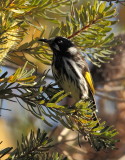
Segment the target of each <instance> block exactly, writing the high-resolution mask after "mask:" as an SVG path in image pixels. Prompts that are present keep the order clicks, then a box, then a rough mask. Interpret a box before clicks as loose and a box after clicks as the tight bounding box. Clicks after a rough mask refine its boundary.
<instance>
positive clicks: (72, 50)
mask: <svg viewBox="0 0 125 160" xmlns="http://www.w3.org/2000/svg"><path fill="white" fill-rule="evenodd" d="M67 51H68V52H69V53H70V54H72V55H74V54H76V53H77V52H78V50H77V48H76V47H70V48H69V49H68V50H67Z"/></svg>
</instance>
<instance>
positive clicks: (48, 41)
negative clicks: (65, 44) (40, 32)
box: [38, 39, 51, 44]
mask: <svg viewBox="0 0 125 160" xmlns="http://www.w3.org/2000/svg"><path fill="white" fill-rule="evenodd" d="M38 41H42V42H45V43H48V44H50V43H51V40H49V39H39V40H38Z"/></svg>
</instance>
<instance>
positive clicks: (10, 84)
mask: <svg viewBox="0 0 125 160" xmlns="http://www.w3.org/2000/svg"><path fill="white" fill-rule="evenodd" d="M76 4H77V1H69V0H60V1H58V0H20V1H18V0H1V1H0V62H1V64H2V63H4V62H9V63H12V64H17V63H16V62H15V60H14V58H16V59H17V60H20V61H22V62H23V64H24V66H23V67H20V68H18V69H17V70H16V71H15V73H13V75H11V76H8V75H7V71H6V72H5V73H3V72H2V71H1V77H0V98H1V99H5V100H9V101H14V102H15V101H16V102H18V103H19V104H20V105H21V106H22V107H23V108H24V109H26V110H27V111H29V112H31V113H32V114H33V115H34V116H35V117H37V118H39V119H41V121H43V122H45V124H46V125H49V126H52V124H51V123H50V120H49V119H51V120H53V121H54V122H60V123H61V124H62V125H63V126H64V127H66V128H69V129H71V130H74V131H77V132H79V133H80V134H82V135H83V136H84V137H85V139H87V140H88V142H89V143H90V144H91V146H92V147H93V148H94V149H95V150H96V151H99V150H102V149H104V150H108V149H115V148H116V147H115V143H116V142H117V140H116V139H115V138H114V137H115V136H116V135H117V131H116V130H115V129H113V127H110V126H107V125H106V124H105V122H100V119H97V121H94V120H93V118H92V116H93V112H96V109H94V108H93V106H92V104H91V102H89V101H88V102H84V101H80V102H78V103H77V104H75V105H74V106H72V107H71V106H67V105H63V106H62V105H60V102H61V101H62V100H63V99H64V98H65V97H67V96H69V95H70V93H64V91H62V90H61V89H60V88H57V86H56V84H49V85H47V84H46V80H47V74H48V72H44V73H43V74H42V75H41V76H39V74H37V72H36V70H35V65H34V64H33V63H31V61H30V60H29V59H27V56H26V55H30V56H32V57H33V58H36V59H37V60H39V61H40V62H41V63H43V64H46V65H50V64H51V63H52V53H51V51H50V49H49V47H48V46H47V45H46V44H43V43H41V44H40V43H38V39H39V38H43V36H44V35H46V33H48V32H49V35H48V37H46V38H52V37H55V36H59V35H60V36H64V37H67V38H69V39H71V40H72V41H73V42H74V43H75V44H76V46H78V47H79V49H81V50H82V52H83V53H82V54H83V56H85V57H86V58H87V59H88V60H90V61H91V62H92V63H93V64H95V65H97V66H100V65H101V64H102V63H105V62H107V61H109V60H111V56H112V55H113V54H114V52H112V51H110V47H111V45H114V43H113V39H114V34H113V33H112V25H114V24H115V23H116V20H115V16H116V8H115V7H114V6H113V4H111V5H109V4H107V3H106V2H100V1H97V0H95V1H94V3H90V2H89V1H88V3H87V4H86V5H84V4H83V5H81V6H80V7H74V5H76ZM64 6H66V7H69V8H70V11H68V12H64V11H63V10H62V8H63V7H64ZM55 14H56V15H57V18H54V16H55ZM40 18H42V19H44V20H46V21H48V22H49V23H50V24H51V26H52V27H51V30H50V31H48V26H44V24H42V21H41V22H39V19H40ZM29 27H33V28H34V29H35V30H37V31H39V33H40V36H39V37H36V38H32V40H30V41H29V42H26V43H23V44H22V43H21V42H22V40H23V38H24V37H25V35H26V34H27V32H28V29H29ZM20 43H21V44H20ZM27 65H30V68H32V69H28V67H27ZM22 102H25V106H24V103H22ZM1 109H2V107H1ZM46 117H47V118H46ZM97 123H99V126H98V127H95V126H97ZM49 143H50V140H49V139H48V138H47V137H46V133H41V132H40V131H39V130H38V132H37V136H36V137H35V135H34V133H33V132H31V134H30V139H29V140H28V139H26V138H24V137H23V138H22V144H20V145H17V149H16V150H15V151H14V152H12V153H10V150H11V148H7V149H5V150H2V151H1V152H0V154H1V157H3V156H4V155H5V154H7V153H10V156H9V158H8V159H7V160H16V159H21V157H23V159H30V157H31V156H32V157H33V156H34V160H36V159H39V154H40V155H41V156H43V157H44V158H43V159H45V160H48V159H53V160H62V159H63V158H59V157H60V156H59V155H58V154H57V153H56V154H54V155H51V157H50V155H49V148H51V146H49ZM37 145H38V146H37ZM38 148H39V149H38ZM32 151H33V152H32Z"/></svg>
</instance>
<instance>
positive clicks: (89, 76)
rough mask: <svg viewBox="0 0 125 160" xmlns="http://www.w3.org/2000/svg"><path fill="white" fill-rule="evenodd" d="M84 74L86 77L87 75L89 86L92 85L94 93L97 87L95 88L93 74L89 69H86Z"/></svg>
mask: <svg viewBox="0 0 125 160" xmlns="http://www.w3.org/2000/svg"><path fill="white" fill-rule="evenodd" d="M83 74H84V77H85V79H86V81H87V83H88V85H89V87H90V90H91V92H92V94H95V88H94V85H93V80H92V76H91V74H90V72H89V71H84V72H83Z"/></svg>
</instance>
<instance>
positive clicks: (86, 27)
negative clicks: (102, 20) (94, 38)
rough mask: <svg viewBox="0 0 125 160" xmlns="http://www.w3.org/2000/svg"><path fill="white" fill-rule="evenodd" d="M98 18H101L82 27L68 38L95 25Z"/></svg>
mask: <svg viewBox="0 0 125 160" xmlns="http://www.w3.org/2000/svg"><path fill="white" fill-rule="evenodd" d="M97 20H99V19H96V20H93V21H92V23H90V24H88V25H87V26H85V27H83V28H81V29H80V30H78V31H76V32H75V33H73V34H72V35H70V36H68V37H67V38H68V39H70V38H73V37H75V36H76V35H78V34H79V33H80V32H83V31H84V30H86V29H88V28H89V27H90V26H91V25H93V24H94V23H95V22H97Z"/></svg>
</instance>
